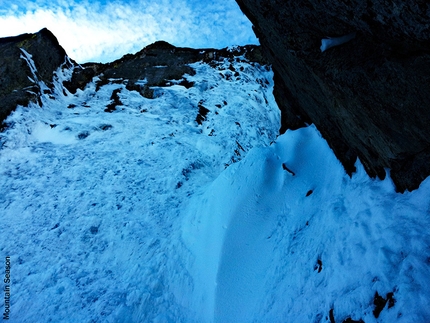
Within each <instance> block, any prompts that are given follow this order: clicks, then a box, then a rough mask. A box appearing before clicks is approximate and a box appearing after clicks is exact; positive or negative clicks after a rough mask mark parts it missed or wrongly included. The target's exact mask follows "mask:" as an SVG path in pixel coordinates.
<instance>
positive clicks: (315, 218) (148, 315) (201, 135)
mask: <svg viewBox="0 0 430 323" xmlns="http://www.w3.org/2000/svg"><path fill="white" fill-rule="evenodd" d="M22 59H24V60H25V61H26V62H27V63H28V64H29V65H31V62H32V61H31V55H29V54H28V53H25V52H23V57H22ZM230 63H231V62H229V61H227V60H226V61H224V62H221V63H220V64H219V65H218V66H216V67H215V68H212V67H210V66H209V65H207V64H203V63H196V64H192V66H193V67H194V68H195V69H196V72H197V74H196V75H194V76H189V75H188V76H187V79H188V80H189V81H190V82H195V86H194V87H192V88H190V89H185V88H184V87H182V86H179V85H172V86H170V87H164V88H155V89H154V90H155V92H154V93H155V94H156V98H155V99H151V100H149V99H145V98H143V97H142V96H140V95H139V94H138V93H137V92H133V91H132V92H130V91H128V90H126V89H125V86H124V85H123V84H109V85H104V86H102V87H101V88H100V90H99V91H96V84H95V82H96V81H97V80H96V79H95V80H94V82H92V83H90V84H89V85H88V86H87V88H86V89H85V90H83V91H81V90H78V92H77V94H76V95H72V94H70V93H67V91H66V93H67V95H66V94H63V90H64V89H63V87H62V81H63V80H64V79H67V78H69V77H70V76H71V74H70V73H71V71H70V70H67V69H64V70H59V71H58V72H57V78H58V79H57V82H56V83H55V91H54V93H53V94H44V95H43V97H42V102H43V105H42V108H40V107H38V106H36V105H32V106H30V107H29V108H23V107H18V108H17V110H16V111H15V112H14V113H13V114H12V115H11V116H10V117H9V118H8V119H7V122H8V123H9V125H10V127H9V128H8V129H7V130H6V131H5V132H3V133H0V145H1V149H0V172H1V173H0V184H1V187H2V188H3V193H2V194H1V195H0V209H1V210H2V212H1V217H0V228H1V234H2V236H3V237H6V238H3V239H2V240H1V241H0V250H1V253H2V255H4V256H6V255H7V256H10V257H11V265H12V267H11V277H12V285H11V286H12V292H11V295H12V297H11V320H10V321H11V322H34V318H35V317H36V318H37V321H38V322H49V321H52V322H222V323H224V322H239V323H240V322H297V323H299V322H300V323H302V322H312V323H314V322H315V323H320V322H330V318H329V313H330V310H333V312H332V313H333V317H334V319H335V321H336V322H343V321H344V320H346V319H347V318H348V317H350V318H351V319H353V320H359V319H363V320H364V321H365V322H366V323H373V322H375V323H376V322H390V323H391V322H405V323H406V322H423V323H425V322H429V321H430V319H429V318H430V310H429V308H428V304H429V303H430V278H429V277H430V235H429V234H428V232H427V229H426V228H428V227H429V224H430V223H429V222H430V204H429V201H430V199H429V196H430V194H429V193H430V180H429V179H427V180H426V181H424V182H423V183H422V185H421V187H420V188H419V189H418V190H415V191H413V192H407V193H405V194H397V193H395V192H394V187H393V184H392V182H391V180H390V179H389V176H388V177H387V179H385V180H384V181H380V180H375V179H370V178H369V177H368V176H367V175H366V174H365V171H364V170H363V167H362V165H361V164H360V162H359V161H358V162H357V165H356V166H357V173H356V174H354V175H353V177H352V178H349V177H348V176H347V175H346V174H345V172H344V170H343V168H342V167H341V165H340V163H339V162H338V161H337V160H336V158H335V157H334V155H333V153H332V151H331V150H330V148H329V147H328V145H327V143H326V142H325V141H324V140H323V139H322V138H321V136H320V134H319V132H318V131H317V130H316V128H315V127H314V126H309V127H307V128H304V129H299V130H296V131H287V132H286V133H285V134H284V135H282V136H280V137H278V138H277V139H276V141H275V142H274V143H272V144H270V143H271V142H272V141H273V140H275V138H276V134H277V130H278V127H279V111H278V110H277V107H276V104H275V101H274V98H273V96H272V90H273V81H272V73H271V71H268V70H267V69H266V68H264V67H260V66H259V65H258V64H257V65H254V66H252V65H250V64H248V63H246V62H235V63H234V67H235V69H236V71H240V76H239V77H236V76H234V75H233V73H232V72H231V71H230V70H229V69H228V67H229V66H230ZM32 72H33V76H34V81H35V82H38V84H39V86H40V87H41V88H43V89H47V87H46V85H44V84H41V82H39V81H38V80H37V71H33V69H32ZM221 74H222V75H221ZM172 83H173V84H175V81H172ZM117 89H120V90H121V91H120V93H119V97H120V100H121V102H122V104H123V105H119V106H117V107H116V111H113V113H106V112H104V109H105V108H106V106H107V105H108V104H109V103H111V100H110V97H111V95H112V92H113V91H114V90H117ZM199 105H203V106H204V107H205V108H207V109H208V110H209V113H208V114H207V116H206V117H205V118H204V120H203V122H202V124H201V125H198V124H197V123H196V116H197V114H198V112H199V108H198V106H199ZM68 107H69V108H68ZM291 171H292V172H293V173H294V175H293V174H292V173H291ZM375 292H378V293H379V294H380V295H381V296H383V297H385V295H386V294H387V293H390V292H393V293H394V298H395V304H394V306H393V307H391V308H387V307H388V306H385V308H384V309H383V310H382V311H381V313H380V315H379V318H378V319H376V318H375V316H374V314H373V310H374V305H373V298H374V295H375ZM3 309H4V308H2V310H3Z"/></svg>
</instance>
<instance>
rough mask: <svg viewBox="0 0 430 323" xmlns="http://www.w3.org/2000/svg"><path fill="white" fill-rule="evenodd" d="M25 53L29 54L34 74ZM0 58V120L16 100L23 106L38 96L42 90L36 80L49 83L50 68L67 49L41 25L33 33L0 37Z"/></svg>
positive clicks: (54, 67) (64, 56) (50, 77)
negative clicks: (40, 27) (39, 28)
mask: <svg viewBox="0 0 430 323" xmlns="http://www.w3.org/2000/svg"><path fill="white" fill-rule="evenodd" d="M24 51H25V52H24ZM26 53H28V54H30V55H31V60H32V62H31V63H34V67H35V69H36V70H37V72H36V75H33V71H32V66H31V63H30V62H29V61H28V60H27V57H26ZM0 58H1V59H0V84H1V86H0V102H1V104H0V123H1V122H2V121H3V120H4V119H5V118H6V117H7V115H9V113H10V112H11V111H13V110H14V109H15V108H16V106H17V105H18V104H20V105H24V106H26V105H27V104H28V103H29V102H30V101H31V100H33V101H34V100H37V98H38V97H39V95H40V91H41V89H40V86H39V84H38V81H43V82H44V83H45V84H46V85H47V86H48V87H49V86H50V85H52V76H53V71H55V70H56V69H57V68H58V67H59V66H60V65H61V64H63V63H64V62H65V59H66V52H65V51H64V49H63V48H62V47H61V46H60V44H59V43H58V41H57V39H56V38H55V36H54V35H53V34H52V33H51V32H50V31H49V30H48V29H42V30H41V31H39V32H38V33H35V34H23V35H20V36H16V37H7V38H0Z"/></svg>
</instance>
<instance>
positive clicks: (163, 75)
mask: <svg viewBox="0 0 430 323" xmlns="http://www.w3.org/2000/svg"><path fill="white" fill-rule="evenodd" d="M242 55H244V56H245V57H246V58H247V59H249V60H250V61H253V62H258V63H261V64H266V63H268V62H267V60H266V59H265V57H264V56H263V55H262V53H261V50H260V47H259V46H254V45H249V46H242V47H236V48H233V49H230V50H228V49H221V50H218V49H213V48H205V49H193V48H181V47H175V46H173V45H171V44H169V43H167V42H164V41H158V42H155V43H153V44H151V45H149V46H147V47H145V48H143V49H142V50H141V51H139V52H137V53H136V54H128V55H125V56H123V57H122V58H120V59H118V60H116V61H114V62H112V63H108V64H98V63H87V64H83V65H80V66H77V67H76V68H75V70H74V72H73V76H72V79H71V80H70V81H69V82H65V86H66V87H67V89H68V90H69V91H70V92H72V93H75V92H76V90H77V89H83V88H84V87H85V86H86V85H87V84H88V82H89V81H91V80H92V78H93V77H94V76H98V77H99V79H100V81H99V83H98V84H99V85H102V84H108V83H109V82H121V83H122V82H125V83H126V87H127V89H129V90H136V91H138V92H140V93H141V94H142V95H143V96H145V97H148V98H152V95H153V93H152V90H151V87H153V86H166V85H167V84H170V81H171V80H177V81H179V84H181V85H184V86H187V87H189V86H192V84H188V83H187V81H186V80H185V78H184V77H183V76H184V74H190V75H194V73H195V72H194V70H193V69H192V68H191V67H190V66H189V64H191V63H195V62H198V61H205V62H208V63H211V62H216V61H217V60H219V59H222V58H230V59H233V58H235V57H238V56H242Z"/></svg>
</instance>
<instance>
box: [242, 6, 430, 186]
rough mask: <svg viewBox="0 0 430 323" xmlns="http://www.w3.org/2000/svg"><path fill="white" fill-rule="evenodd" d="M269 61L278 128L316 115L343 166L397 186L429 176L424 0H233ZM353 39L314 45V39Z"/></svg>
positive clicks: (429, 27)
mask: <svg viewBox="0 0 430 323" xmlns="http://www.w3.org/2000/svg"><path fill="white" fill-rule="evenodd" d="M237 2H238V4H239V5H240V7H241V9H242V11H243V12H244V13H245V14H246V15H247V16H248V18H249V19H250V20H251V22H252V23H253V24H254V30H255V33H256V34H257V36H258V37H259V39H260V43H261V45H262V48H263V51H264V53H265V54H266V56H267V57H268V59H269V60H270V61H271V63H272V64H273V69H274V72H275V97H276V99H277V102H278V105H279V107H280V109H281V111H282V128H281V131H285V130H286V129H288V128H290V129H295V128H297V127H301V126H304V125H305V124H307V123H314V124H315V125H316V126H317V128H318V129H319V130H320V132H321V134H322V135H323V136H324V138H325V139H326V140H327V141H328V143H329V145H330V146H331V148H332V149H333V151H334V153H335V154H336V156H337V157H338V158H339V160H340V161H341V162H342V164H343V165H344V167H345V169H346V171H347V172H348V173H349V174H352V173H353V172H354V170H355V167H354V163H355V161H356V158H357V157H359V158H360V160H361V162H362V163H363V165H364V167H365V169H366V171H367V172H368V174H369V175H370V176H372V177H375V176H379V177H380V178H384V177H385V170H384V169H385V168H389V169H390V170H391V177H392V179H393V181H394V183H395V185H396V187H397V190H398V191H401V192H403V191H404V190H406V189H408V190H412V189H415V188H417V187H418V186H419V184H420V183H421V182H422V181H423V180H424V179H425V178H426V177H427V176H428V175H430V109H429V105H430V103H429V102H430V91H429V89H430V20H429V19H428V17H429V14H430V5H429V4H427V3H426V2H423V1H419V2H411V1H401V0H394V1H384V0H367V1H360V0H350V1H323V0H308V1H305V2H303V1H281V0H269V1H266V0H264V1H263V0H237ZM351 33H355V38H354V39H352V40H351V41H349V42H347V43H345V44H342V45H340V46H337V47H332V48H330V49H327V50H326V51H324V52H321V50H320V46H321V39H323V38H328V37H339V36H344V35H348V34H351Z"/></svg>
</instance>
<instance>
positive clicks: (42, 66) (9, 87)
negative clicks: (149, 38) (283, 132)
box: [0, 29, 268, 126]
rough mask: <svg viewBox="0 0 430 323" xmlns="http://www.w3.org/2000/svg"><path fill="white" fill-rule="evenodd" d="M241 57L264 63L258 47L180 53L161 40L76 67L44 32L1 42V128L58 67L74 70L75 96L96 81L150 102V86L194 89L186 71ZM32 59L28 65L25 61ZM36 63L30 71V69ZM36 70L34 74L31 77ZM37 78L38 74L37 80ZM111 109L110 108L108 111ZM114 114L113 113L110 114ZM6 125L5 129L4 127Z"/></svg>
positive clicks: (72, 85)
mask: <svg viewBox="0 0 430 323" xmlns="http://www.w3.org/2000/svg"><path fill="white" fill-rule="evenodd" d="M241 55H244V56H245V57H246V58H247V59H249V60H250V61H252V62H258V63H260V64H267V63H268V61H267V60H266V59H265V57H264V56H263V55H262V53H261V49H260V47H259V46H253V45H250V46H242V47H236V48H233V49H221V50H217V49H210V48H209V49H192V48H178V47H175V46H173V45H170V44H169V43H166V42H164V41H159V42H156V43H154V44H151V45H149V46H147V47H145V48H144V49H142V50H141V51H140V52H138V53H136V54H133V55H131V54H128V55H125V56H124V57H122V58H121V59H119V60H116V61H114V62H112V63H108V64H101V63H87V64H83V65H79V64H77V63H76V62H74V61H72V60H70V59H69V58H68V57H67V55H66V52H65V51H64V49H63V48H62V47H61V46H60V45H59V43H58V41H57V39H56V38H55V36H54V35H53V34H52V33H51V32H50V31H49V30H47V29H42V30H41V31H39V32H38V33H35V34H24V35H20V36H16V37H9V38H2V39H0V58H1V60H0V84H1V86H0V102H1V103H2V104H1V106H0V124H1V123H2V122H3V121H4V119H5V118H6V117H7V116H8V115H9V114H10V112H12V111H13V110H14V109H15V108H16V106H17V105H18V104H19V105H23V106H26V105H28V103H29V102H30V101H37V100H38V98H39V97H40V94H41V91H42V89H41V87H40V84H41V82H43V83H44V84H45V85H46V88H44V89H43V91H48V92H49V91H50V90H49V88H50V87H52V79H53V74H54V72H55V71H56V70H57V69H58V68H59V67H60V66H65V67H73V75H72V78H71V80H70V81H67V82H64V85H65V87H66V88H67V89H68V90H69V91H70V92H71V93H75V92H76V91H77V89H84V88H85V86H86V85H87V84H88V82H90V81H92V79H93V78H94V77H98V79H99V80H98V83H97V85H98V86H102V85H104V84H108V83H125V84H126V87H127V88H128V89H129V90H137V91H139V92H140V93H141V94H142V95H143V96H145V97H147V98H152V97H153V91H152V90H151V86H161V85H163V86H164V85H167V84H168V83H170V82H171V80H177V83H178V84H181V85H184V86H192V84H188V83H187V81H186V80H185V79H184V78H183V75H184V74H191V75H193V74H194V73H195V72H194V70H193V69H192V68H191V67H190V66H188V64H190V63H194V62H197V61H206V62H208V63H210V62H216V61H217V60H219V59H220V58H222V57H223V58H229V59H232V60H233V59H239V58H238V56H241ZM29 59H30V60H29ZM33 63H34V67H32V66H31V65H32V64H33ZM35 71H36V72H35ZM35 73H36V75H35ZM108 110H109V109H108ZM110 110H112V109H110ZM3 126H4V125H3Z"/></svg>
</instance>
